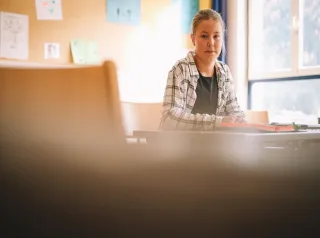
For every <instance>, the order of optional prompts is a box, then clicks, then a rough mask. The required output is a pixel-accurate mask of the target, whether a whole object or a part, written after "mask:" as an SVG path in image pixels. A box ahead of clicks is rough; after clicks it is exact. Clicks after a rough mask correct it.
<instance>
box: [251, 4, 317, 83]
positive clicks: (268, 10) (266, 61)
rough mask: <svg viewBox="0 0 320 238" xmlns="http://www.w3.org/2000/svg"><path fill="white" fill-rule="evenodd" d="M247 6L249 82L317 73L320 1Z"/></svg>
mask: <svg viewBox="0 0 320 238" xmlns="http://www.w3.org/2000/svg"><path fill="white" fill-rule="evenodd" d="M249 3H250V4H249V12H250V16H249V47H248V48H249V79H259V78H278V77H293V76H301V75H314V74H319V73H320V0H250V1H249Z"/></svg>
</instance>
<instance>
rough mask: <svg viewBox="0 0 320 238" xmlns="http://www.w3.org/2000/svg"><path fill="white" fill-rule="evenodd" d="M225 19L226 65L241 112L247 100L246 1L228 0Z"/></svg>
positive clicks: (244, 108) (245, 106) (245, 107)
mask: <svg viewBox="0 0 320 238" xmlns="http://www.w3.org/2000/svg"><path fill="white" fill-rule="evenodd" d="M227 17H228V19H227V23H228V25H227V27H228V28H227V34H228V42H227V55H228V59H227V60H228V65H229V67H230V69H231V72H232V75H233V78H234V81H235V87H236V94H237V97H238V101H239V104H240V106H241V108H242V109H243V110H246V109H247V100H248V72H247V71H248V70H247V68H248V63H247V62H248V61H247V59H248V53H247V52H248V50H247V49H248V47H247V37H248V23H247V18H248V10H247V0H228V14H227Z"/></svg>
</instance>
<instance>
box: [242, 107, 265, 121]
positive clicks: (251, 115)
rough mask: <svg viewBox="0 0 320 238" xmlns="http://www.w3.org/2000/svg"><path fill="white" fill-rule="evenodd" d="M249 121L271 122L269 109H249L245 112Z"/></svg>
mask: <svg viewBox="0 0 320 238" xmlns="http://www.w3.org/2000/svg"><path fill="white" fill-rule="evenodd" d="M244 113H245V115H246V119H247V122H248V123H262V124H268V123H269V115H268V111H254V110H248V111H245V112H244Z"/></svg>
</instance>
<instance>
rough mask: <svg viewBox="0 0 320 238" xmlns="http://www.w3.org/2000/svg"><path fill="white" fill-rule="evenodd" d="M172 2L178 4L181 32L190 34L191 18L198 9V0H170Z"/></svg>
mask: <svg viewBox="0 0 320 238" xmlns="http://www.w3.org/2000/svg"><path fill="white" fill-rule="evenodd" d="M172 4H179V6H180V19H181V24H182V25H181V29H182V32H183V33H185V34H190V33H191V24H192V19H193V17H194V15H195V14H196V13H197V12H198V11H199V0H172Z"/></svg>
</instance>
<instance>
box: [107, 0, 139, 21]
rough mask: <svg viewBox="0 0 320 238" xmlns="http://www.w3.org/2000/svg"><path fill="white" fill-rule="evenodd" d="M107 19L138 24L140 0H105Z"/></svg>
mask: <svg viewBox="0 0 320 238" xmlns="http://www.w3.org/2000/svg"><path fill="white" fill-rule="evenodd" d="M106 7H107V11H106V12H107V13H106V14H107V21H110V22H115V23H122V24H129V25H139V24H140V20H141V0H106Z"/></svg>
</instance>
